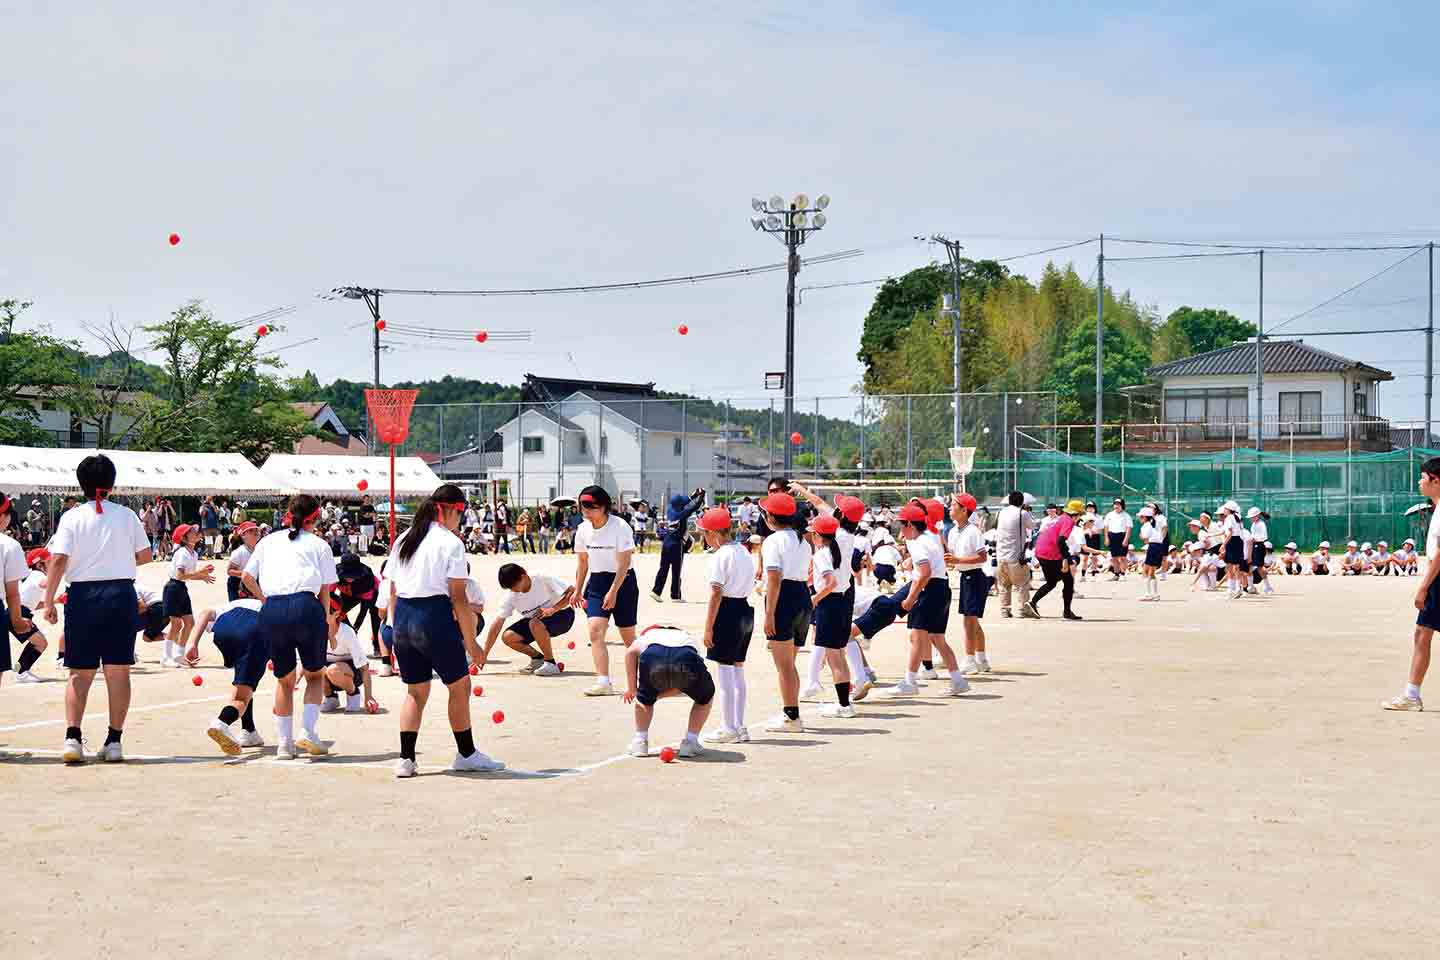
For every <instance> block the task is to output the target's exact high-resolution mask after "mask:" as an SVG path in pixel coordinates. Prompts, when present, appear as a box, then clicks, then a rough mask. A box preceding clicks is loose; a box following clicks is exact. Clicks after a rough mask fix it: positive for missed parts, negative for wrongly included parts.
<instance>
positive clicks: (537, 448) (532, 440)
mask: <svg viewBox="0 0 1440 960" xmlns="http://www.w3.org/2000/svg"><path fill="white" fill-rule="evenodd" d="M520 443H521V445H522V448H523V449H524V451H525V452H526V453H544V452H545V438H544V437H521V438H520Z"/></svg>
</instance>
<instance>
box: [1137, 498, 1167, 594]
mask: <svg viewBox="0 0 1440 960" xmlns="http://www.w3.org/2000/svg"><path fill="white" fill-rule="evenodd" d="M1140 518H1141V519H1142V520H1143V521H1144V525H1143V526H1141V528H1140V539H1142V540H1144V541H1145V563H1144V565H1143V567H1142V568H1141V572H1142V574H1143V576H1144V580H1145V594H1144V595H1143V596H1142V597H1141V598H1140V599H1141V600H1142V601H1145V600H1149V601H1156V600H1159V599H1160V581H1159V580H1158V579H1157V576H1156V575H1157V574H1158V573H1159V572H1160V568H1161V567H1162V566H1164V564H1165V554H1166V553H1167V552H1168V551H1167V550H1166V547H1167V546H1168V545H1169V543H1170V522H1169V521H1168V520H1167V519H1166V518H1165V508H1164V507H1162V506H1160V504H1158V503H1147V504H1146V505H1145V506H1143V507H1141V508H1140Z"/></svg>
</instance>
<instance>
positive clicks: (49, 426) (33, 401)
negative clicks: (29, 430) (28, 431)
mask: <svg viewBox="0 0 1440 960" xmlns="http://www.w3.org/2000/svg"><path fill="white" fill-rule="evenodd" d="M19 396H20V397H21V398H22V399H24V400H26V401H28V402H29V403H30V405H31V406H32V407H34V408H35V414H36V419H35V421H34V422H35V426H37V427H39V428H40V429H41V430H44V431H45V432H46V433H48V434H49V435H50V436H51V437H52V438H53V442H54V445H55V446H57V447H95V446H98V445H99V442H100V436H99V432H98V431H97V430H96V428H95V424H94V423H86V422H82V421H81V419H80V418H79V417H78V416H76V415H75V414H73V413H71V412H70V410H68V409H67V408H66V407H65V404H64V402H63V401H61V400H59V399H57V397H56V391H55V390H54V389H53V388H50V387H21V388H20V391H19ZM137 397H139V394H137V393H121V394H119V396H118V397H117V400H118V401H119V402H121V403H130V402H133V401H134V400H135V399H136V398H137ZM134 425H135V418H134V417H131V416H128V415H126V414H124V413H115V414H114V415H113V416H112V417H111V420H110V439H109V445H110V446H117V447H124V446H129V437H128V433H129V431H130V428H131V427H133V426H134Z"/></svg>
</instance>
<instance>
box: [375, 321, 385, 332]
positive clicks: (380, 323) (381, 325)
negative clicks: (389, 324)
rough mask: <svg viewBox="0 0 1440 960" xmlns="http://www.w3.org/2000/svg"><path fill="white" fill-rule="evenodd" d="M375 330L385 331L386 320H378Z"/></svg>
mask: <svg viewBox="0 0 1440 960" xmlns="http://www.w3.org/2000/svg"><path fill="white" fill-rule="evenodd" d="M375 329H376V330H384V329H385V321H384V320H376V321H375Z"/></svg>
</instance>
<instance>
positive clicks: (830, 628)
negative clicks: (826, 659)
mask: <svg viewBox="0 0 1440 960" xmlns="http://www.w3.org/2000/svg"><path fill="white" fill-rule="evenodd" d="M854 610H855V598H854V596H853V595H847V594H844V593H831V594H828V595H827V596H826V597H825V598H824V599H823V600H821V601H820V602H819V603H817V604H815V646H817V647H824V648H825V649H827V650H843V649H845V645H846V644H847V643H849V642H850V615H851V614H852V613H853V612H854Z"/></svg>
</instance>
